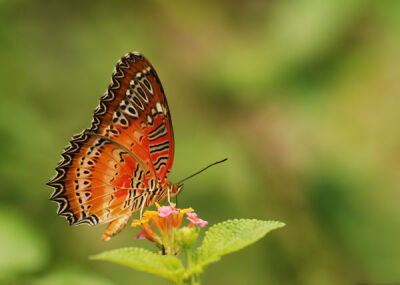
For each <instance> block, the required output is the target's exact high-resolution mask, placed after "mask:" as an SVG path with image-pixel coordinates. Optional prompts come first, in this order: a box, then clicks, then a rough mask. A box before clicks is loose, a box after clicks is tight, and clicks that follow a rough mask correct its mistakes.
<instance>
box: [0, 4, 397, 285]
mask: <svg viewBox="0 0 400 285" xmlns="http://www.w3.org/2000/svg"><path fill="white" fill-rule="evenodd" d="M0 39H1V44H0V62H1V67H0V85H1V91H0V94H1V101H0V102H1V103H0V137H1V139H0V179H1V182H0V187H1V188H0V189H1V191H0V282H1V283H4V284H33V285H35V284H36V285H37V284H82V285H83V284H85V285H86V284H88V285H91V284H96V285H97V284H100V285H102V284H105V285H106V284H107V285H111V284H115V285H116V284H168V282H166V281H164V280H163V279H161V278H158V277H156V276H152V275H149V274H145V273H140V272H136V271H133V270H131V269H129V268H124V267H120V266H118V265H114V264H110V263H105V262H98V261H89V260H88V255H91V254H94V253H98V252H101V251H104V250H108V249H114V248H118V247H123V246H147V247H150V248H151V245H147V244H146V242H145V241H136V240H134V236H135V234H136V230H135V229H132V228H127V229H126V230H124V231H123V232H122V233H121V234H120V235H119V236H117V237H115V238H114V239H113V240H111V241H110V242H108V243H103V242H101V240H100V236H101V234H102V231H103V230H104V227H105V226H97V227H88V226H79V227H69V226H68V225H67V223H66V221H65V220H64V219H63V218H61V217H58V216H57V215H56V209H57V205H56V203H53V202H50V201H48V198H49V196H50V194H51V192H52V191H51V189H50V188H49V187H47V186H45V183H46V182H47V181H48V179H49V178H50V177H52V176H53V175H54V173H55V172H54V167H55V166H56V164H57V163H58V161H59V160H60V153H61V151H62V149H63V148H64V146H65V145H66V144H67V142H68V141H69V139H70V137H71V136H72V135H73V134H75V133H78V132H80V131H81V130H82V129H84V128H86V127H88V126H89V124H90V121H91V116H92V112H93V109H94V108H95V106H97V104H98V101H99V98H100V96H101V95H102V94H103V93H104V91H105V90H106V88H107V86H108V83H109V80H110V75H111V71H112V70H113V68H114V65H115V64H116V61H117V60H118V59H119V58H120V57H121V56H123V55H124V54H125V53H127V52H129V51H140V52H141V53H143V54H144V55H145V56H146V57H148V58H149V59H150V61H151V62H152V63H153V65H154V66H155V67H156V69H157V71H158V74H159V75H160V77H161V81H162V82H163V85H164V89H165V90H166V94H167V97H168V101H169V105H170V109H171V112H172V119H173V124H174V129H175V141H176V155H175V163H174V167H173V171H172V174H171V176H170V180H172V181H177V180H178V179H181V178H183V177H184V176H186V175H188V174H191V173H192V172H194V171H196V170H198V169H199V168H200V167H203V166H205V165H207V164H208V163H210V162H213V161H216V160H218V159H221V158H224V157H228V158H229V161H228V162H227V163H225V164H223V165H220V166H218V167H215V168H213V169H210V170H208V171H207V172H205V173H203V174H202V175H200V176H197V177H196V178H193V179H191V180H190V181H188V182H187V183H186V184H185V191H184V192H183V194H182V195H181V196H180V197H179V203H180V205H181V206H182V207H183V206H192V207H194V208H195V209H196V210H197V212H198V213H199V215H200V216H201V217H202V218H204V219H206V220H208V221H209V222H210V223H211V224H213V223H216V222H219V221H223V220H225V219H228V218H241V217H245V218H259V219H266V220H270V219H274V220H280V221H283V222H285V223H286V224H287V226H286V227H285V228H283V229H280V230H279V231H276V232H273V233H271V234H270V235H269V236H267V237H266V238H265V239H263V240H261V241H260V242H258V243H257V244H255V245H253V246H251V247H249V248H247V249H245V250H243V251H240V252H238V253H234V254H231V255H228V256H226V257H224V258H223V259H222V261H221V262H219V263H216V264H213V265H211V266H210V267H209V268H208V270H207V271H206V274H205V277H204V278H205V279H204V284H233V285H234V284H259V285H261V284H307V285H309V284H328V285H329V284H398V283H399V282H400V270H399V268H400V242H399V241H400V219H399V217H400V207H399V198H400V187H399V186H400V178H399V177H400V176H399V174H400V124H399V120H400V112H399V106H400V79H399V78H400V56H399V54H400V2H399V1H365V0H320V1H318V0H299V1H282V0H280V1H279V0H271V1H261V0H260V1H257V0H249V1H211V0H210V1H197V2H196V3H195V2H186V1H176V2H173V1H75V0H74V1H44V0H43V1H42V0H39V1H26V0H15V1H10V0H1V1H0ZM396 282H398V283H396Z"/></svg>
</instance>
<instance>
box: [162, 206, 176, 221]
mask: <svg viewBox="0 0 400 285" xmlns="http://www.w3.org/2000/svg"><path fill="white" fill-rule="evenodd" d="M171 214H179V210H178V209H175V208H174V205H172V206H162V207H161V208H158V216H160V217H162V218H166V217H168V216H169V215H171Z"/></svg>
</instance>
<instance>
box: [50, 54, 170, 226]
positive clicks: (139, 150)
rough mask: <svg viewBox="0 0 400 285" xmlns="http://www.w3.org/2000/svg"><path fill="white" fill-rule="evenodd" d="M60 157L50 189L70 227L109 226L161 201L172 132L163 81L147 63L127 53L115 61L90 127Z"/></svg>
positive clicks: (168, 161) (142, 58)
mask: <svg viewBox="0 0 400 285" xmlns="http://www.w3.org/2000/svg"><path fill="white" fill-rule="evenodd" d="M62 156H63V160H62V161H61V162H60V164H59V165H58V167H57V168H56V171H57V175H56V176H55V177H54V178H53V179H52V180H51V181H50V182H49V183H48V184H49V185H50V186H53V187H54V188H55V192H54V193H53V195H52V197H51V199H52V200H54V201H56V202H58V203H59V210H58V213H59V214H60V215H63V216H66V217H67V219H68V221H69V223H70V224H79V223H89V224H91V225H94V224H98V223H105V222H109V221H112V220H115V219H116V218H120V217H126V216H128V215H132V214H133V213H134V212H135V211H136V210H138V209H139V208H140V207H141V206H143V205H145V206H149V201H152V202H154V201H157V200H160V199H162V198H164V197H165V194H166V193H165V184H166V179H167V176H168V174H169V171H170V169H171V167H172V162H173V156H174V139H173V130H172V124H171V116H170V112H169V108H168V104H167V100H166V98H165V94H164V91H163V88H162V85H161V82H160V80H159V78H158V76H157V73H156V71H155V70H154V68H153V66H152V65H151V64H150V63H149V61H148V60H147V59H146V58H144V57H143V56H142V55H140V54H137V53H129V54H127V55H126V56H124V57H123V58H122V59H121V60H120V61H118V64H117V66H116V68H115V70H114V72H113V75H112V79H111V84H110V86H109V87H108V90H107V92H106V93H105V94H104V96H103V97H102V98H101V100H100V104H99V106H98V107H97V108H96V110H95V112H94V116H93V121H92V125H91V127H90V128H89V129H86V130H84V131H83V132H82V133H81V134H79V135H76V136H74V137H73V138H72V140H71V142H70V145H69V146H67V148H66V149H65V151H64V153H63V154H62ZM161 192H162V193H161Z"/></svg>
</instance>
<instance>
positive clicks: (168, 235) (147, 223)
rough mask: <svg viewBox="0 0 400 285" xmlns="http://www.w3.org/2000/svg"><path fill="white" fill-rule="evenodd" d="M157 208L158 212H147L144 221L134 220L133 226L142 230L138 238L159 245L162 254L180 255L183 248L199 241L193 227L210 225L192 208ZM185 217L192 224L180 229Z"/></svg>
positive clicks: (173, 206) (170, 206) (171, 206)
mask: <svg viewBox="0 0 400 285" xmlns="http://www.w3.org/2000/svg"><path fill="white" fill-rule="evenodd" d="M156 206H157V211H145V212H144V214H143V217H142V219H140V220H133V222H132V226H133V227H137V226H140V227H141V228H142V230H141V231H140V232H139V233H138V234H137V236H136V238H138V239H147V240H149V241H151V242H154V243H156V244H158V245H159V246H160V248H161V253H162V254H168V255H177V254H179V252H180V249H181V248H182V247H185V246H188V245H191V244H193V243H194V241H195V240H196V239H197V231H196V230H195V229H193V227H194V226H197V227H201V228H202V227H205V226H207V224H208V222H207V221H204V220H202V219H200V218H198V217H197V214H196V213H195V212H194V210H193V209H192V208H187V209H177V208H175V204H173V203H170V205H169V206H160V205H159V204H156ZM185 215H186V219H187V220H189V222H190V223H189V225H188V226H187V227H183V228H180V226H181V225H182V222H183V218H184V216H185ZM154 227H155V229H154ZM188 229H191V230H188Z"/></svg>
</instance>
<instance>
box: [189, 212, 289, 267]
mask: <svg viewBox="0 0 400 285" xmlns="http://www.w3.org/2000/svg"><path fill="white" fill-rule="evenodd" d="M283 226H285V224H284V223H281V222H277V221H260V220H255V219H240V220H228V221H225V222H222V223H219V224H216V225H214V226H212V227H211V228H210V229H209V230H208V231H207V232H206V234H205V237H204V240H203V243H202V245H201V246H200V247H199V248H198V249H197V251H196V261H197V262H196V263H197V264H196V267H197V268H196V269H198V270H201V268H202V267H204V266H205V265H207V264H209V263H212V262H216V261H218V260H219V259H220V258H221V256H222V255H224V254H228V253H231V252H234V251H237V250H240V249H242V248H244V247H246V246H248V245H250V244H252V243H255V242H256V241H258V240H259V239H261V238H262V237H264V236H265V235H266V234H267V233H268V232H270V231H272V230H275V229H278V228H281V227H283ZM199 267H200V268H199Z"/></svg>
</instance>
